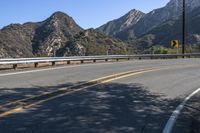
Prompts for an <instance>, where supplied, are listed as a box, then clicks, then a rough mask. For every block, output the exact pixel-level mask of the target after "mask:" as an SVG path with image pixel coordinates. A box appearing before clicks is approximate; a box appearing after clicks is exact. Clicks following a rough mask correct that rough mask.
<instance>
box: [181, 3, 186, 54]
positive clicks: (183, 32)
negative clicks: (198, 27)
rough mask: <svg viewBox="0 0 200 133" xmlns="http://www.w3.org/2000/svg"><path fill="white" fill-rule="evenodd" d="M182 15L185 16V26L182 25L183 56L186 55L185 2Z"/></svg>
mask: <svg viewBox="0 0 200 133" xmlns="http://www.w3.org/2000/svg"><path fill="white" fill-rule="evenodd" d="M182 15H183V24H182V26H183V27H182V30H183V31H182V54H185V42H186V41H185V35H186V34H185V0H183V9H182Z"/></svg>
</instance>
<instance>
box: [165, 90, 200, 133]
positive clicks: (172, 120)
mask: <svg viewBox="0 0 200 133" xmlns="http://www.w3.org/2000/svg"><path fill="white" fill-rule="evenodd" d="M199 91H200V88H198V89H197V90H195V91H194V92H193V93H192V94H190V95H189V96H188V97H186V98H185V99H184V101H183V102H182V103H181V104H180V105H179V106H178V107H177V108H176V110H175V111H174V112H173V113H172V115H171V116H170V118H169V120H168V121H167V124H166V125H165V128H164V130H163V133H171V131H172V129H173V127H174V124H175V122H176V120H177V118H178V116H179V114H180V112H181V111H182V109H183V108H184V106H185V104H186V102H187V101H188V100H189V99H190V98H191V97H193V96H194V95H195V94H197V93H198V92H199Z"/></svg>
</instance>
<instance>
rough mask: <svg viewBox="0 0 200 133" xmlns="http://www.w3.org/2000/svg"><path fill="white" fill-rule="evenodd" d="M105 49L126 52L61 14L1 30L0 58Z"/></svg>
mask: <svg viewBox="0 0 200 133" xmlns="http://www.w3.org/2000/svg"><path fill="white" fill-rule="evenodd" d="M89 45H90V47H88V46H89ZM101 47H102V48H104V50H102V49H101ZM106 47H108V48H111V49H112V51H113V53H116V54H117V53H118V54H119V53H126V52H127V49H126V48H127V47H128V45H127V44H125V43H123V42H122V41H120V40H119V39H114V38H111V37H107V36H106V35H103V34H101V33H98V32H96V31H94V30H84V29H82V28H81V27H80V26H78V25H77V24H76V22H75V21H74V20H73V18H72V17H70V16H68V15H67V14H65V13H62V12H55V13H54V14H53V15H51V16H50V17H49V18H48V19H46V20H44V21H42V22H36V23H33V22H28V23H25V24H11V25H8V26H6V27H4V28H3V29H1V30H0V57H1V58H5V57H34V56H54V55H57V56H72V55H86V54H88V55H95V54H98V53H99V54H100V53H101V54H106V52H105V49H106ZM98 50H101V52H98ZM102 51H104V52H102Z"/></svg>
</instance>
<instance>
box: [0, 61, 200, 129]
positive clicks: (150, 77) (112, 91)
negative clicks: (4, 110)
mask: <svg viewBox="0 0 200 133" xmlns="http://www.w3.org/2000/svg"><path fill="white" fill-rule="evenodd" d="M149 68H154V69H155V68H156V70H155V71H150V72H144V73H140V74H137V75H132V76H124V77H123V78H120V79H116V80H111V81H110V82H107V83H104V84H99V85H96V86H93V87H89V88H85V89H82V90H80V91H75V92H73V93H69V94H67V95H64V96H62V97H59V98H56V99H53V100H49V101H46V102H44V103H41V104H37V105H35V106H32V107H30V108H26V109H24V110H23V111H22V112H16V113H13V114H10V115H7V116H4V117H0V133H161V132H162V131H163V129H164V127H165V125H166V123H167V121H168V119H169V118H170V116H171V114H172V112H173V111H174V110H175V109H176V108H177V106H178V105H179V104H181V103H182V101H183V100H184V99H185V98H186V97H187V96H188V95H190V94H191V93H192V92H194V91H195V90H197V89H198V88H200V59H171V60H141V61H138V60H132V61H126V62H115V63H109V62H108V63H98V64H83V65H71V66H64V67H57V68H47V69H44V68H43V69H37V70H26V71H11V72H9V73H4V72H0V108H1V105H3V104H5V103H8V102H12V101H15V100H19V99H23V98H27V97H33V96H35V95H38V94H43V93H45V92H49V91H54V90H57V89H59V88H63V87H68V86H73V85H76V84H80V83H83V82H87V81H91V80H94V79H97V78H101V77H104V76H109V75H113V74H117V73H121V72H126V71H133V70H141V69H149ZM197 98H198V97H197ZM191 105H192V103H191ZM183 117H185V116H183ZM186 120H187V122H183V121H186ZM191 124H192V121H190V120H189V118H188V117H186V118H182V116H181V120H177V123H176V125H175V129H174V130H173V131H174V132H177V133H178V132H182V133H184V132H186V133H189V132H191V131H192V129H191V128H192V126H191Z"/></svg>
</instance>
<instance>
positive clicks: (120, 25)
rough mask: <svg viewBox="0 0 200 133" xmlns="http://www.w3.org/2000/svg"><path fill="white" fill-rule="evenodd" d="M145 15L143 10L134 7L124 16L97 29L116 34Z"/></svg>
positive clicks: (107, 33) (112, 34)
mask: <svg viewBox="0 0 200 133" xmlns="http://www.w3.org/2000/svg"><path fill="white" fill-rule="evenodd" d="M144 15H145V14H144V13H143V12H141V11H138V10H135V9H133V10H131V11H130V12H128V13H127V14H125V15H124V16H122V17H120V18H118V19H116V20H113V21H110V22H108V23H106V24H104V25H103V26H101V27H99V28H97V30H98V31H100V32H102V33H105V34H106V35H110V36H115V35H116V34H117V33H119V32H120V31H123V30H125V29H127V28H129V27H131V26H133V25H135V24H136V23H137V22H138V21H139V20H140V19H141V18H142V17H143V16H144Z"/></svg>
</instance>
